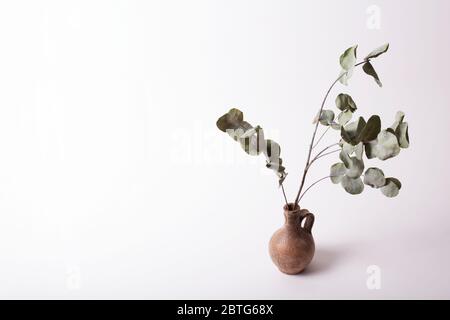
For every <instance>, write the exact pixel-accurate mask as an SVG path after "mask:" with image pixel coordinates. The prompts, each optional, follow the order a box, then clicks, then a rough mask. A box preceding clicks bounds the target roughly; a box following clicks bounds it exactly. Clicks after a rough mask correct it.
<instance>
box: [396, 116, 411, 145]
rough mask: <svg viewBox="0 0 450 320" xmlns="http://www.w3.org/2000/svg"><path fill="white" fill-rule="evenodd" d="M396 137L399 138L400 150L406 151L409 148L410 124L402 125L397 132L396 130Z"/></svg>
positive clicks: (404, 123)
mask: <svg viewBox="0 0 450 320" xmlns="http://www.w3.org/2000/svg"><path fill="white" fill-rule="evenodd" d="M395 135H396V136H397V139H398V143H399V145H400V148H405V149H406V148H408V147H409V134H408V122H402V123H400V124H399V125H398V127H397V130H395Z"/></svg>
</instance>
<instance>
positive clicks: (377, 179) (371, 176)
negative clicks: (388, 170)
mask: <svg viewBox="0 0 450 320" xmlns="http://www.w3.org/2000/svg"><path fill="white" fill-rule="evenodd" d="M364 184H366V185H368V186H371V187H372V188H381V187H383V186H384V185H385V184H386V179H385V177H384V173H383V171H381V170H380V169H378V168H369V169H367V170H366V172H365V173H364Z"/></svg>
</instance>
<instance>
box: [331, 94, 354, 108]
mask: <svg viewBox="0 0 450 320" xmlns="http://www.w3.org/2000/svg"><path fill="white" fill-rule="evenodd" d="M335 103H336V107H337V108H338V109H339V110H341V111H347V110H350V111H351V112H355V111H356V109H357V107H356V103H355V101H353V98H352V97H351V96H350V95H348V94H346V93H340V94H338V96H337V97H336V100H335Z"/></svg>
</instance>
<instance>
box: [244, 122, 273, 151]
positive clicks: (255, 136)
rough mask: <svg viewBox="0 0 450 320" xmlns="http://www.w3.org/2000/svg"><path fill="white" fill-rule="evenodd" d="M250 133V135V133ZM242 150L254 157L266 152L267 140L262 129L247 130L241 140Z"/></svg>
mask: <svg viewBox="0 0 450 320" xmlns="http://www.w3.org/2000/svg"><path fill="white" fill-rule="evenodd" d="M248 132H250V133H248ZM239 141H240V143H241V147H242V149H244V151H245V152H246V153H248V154H249V155H252V156H257V155H259V154H261V152H263V151H264V150H266V148H267V147H266V140H265V139H264V131H263V129H262V128H261V127H259V126H258V127H256V128H253V129H250V130H247V131H246V132H245V133H244V134H243V135H242V136H241V138H240V139H239Z"/></svg>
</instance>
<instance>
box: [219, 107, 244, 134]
mask: <svg viewBox="0 0 450 320" xmlns="http://www.w3.org/2000/svg"><path fill="white" fill-rule="evenodd" d="M243 120H244V114H243V113H242V111H240V110H238V109H236V108H233V109H230V111H228V113H226V114H224V115H223V116H221V117H220V118H219V119H218V120H217V122H216V125H217V127H218V128H219V130H221V131H223V132H225V131H226V130H228V129H237V128H238V127H239V125H240V124H241V122H242V121H243Z"/></svg>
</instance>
